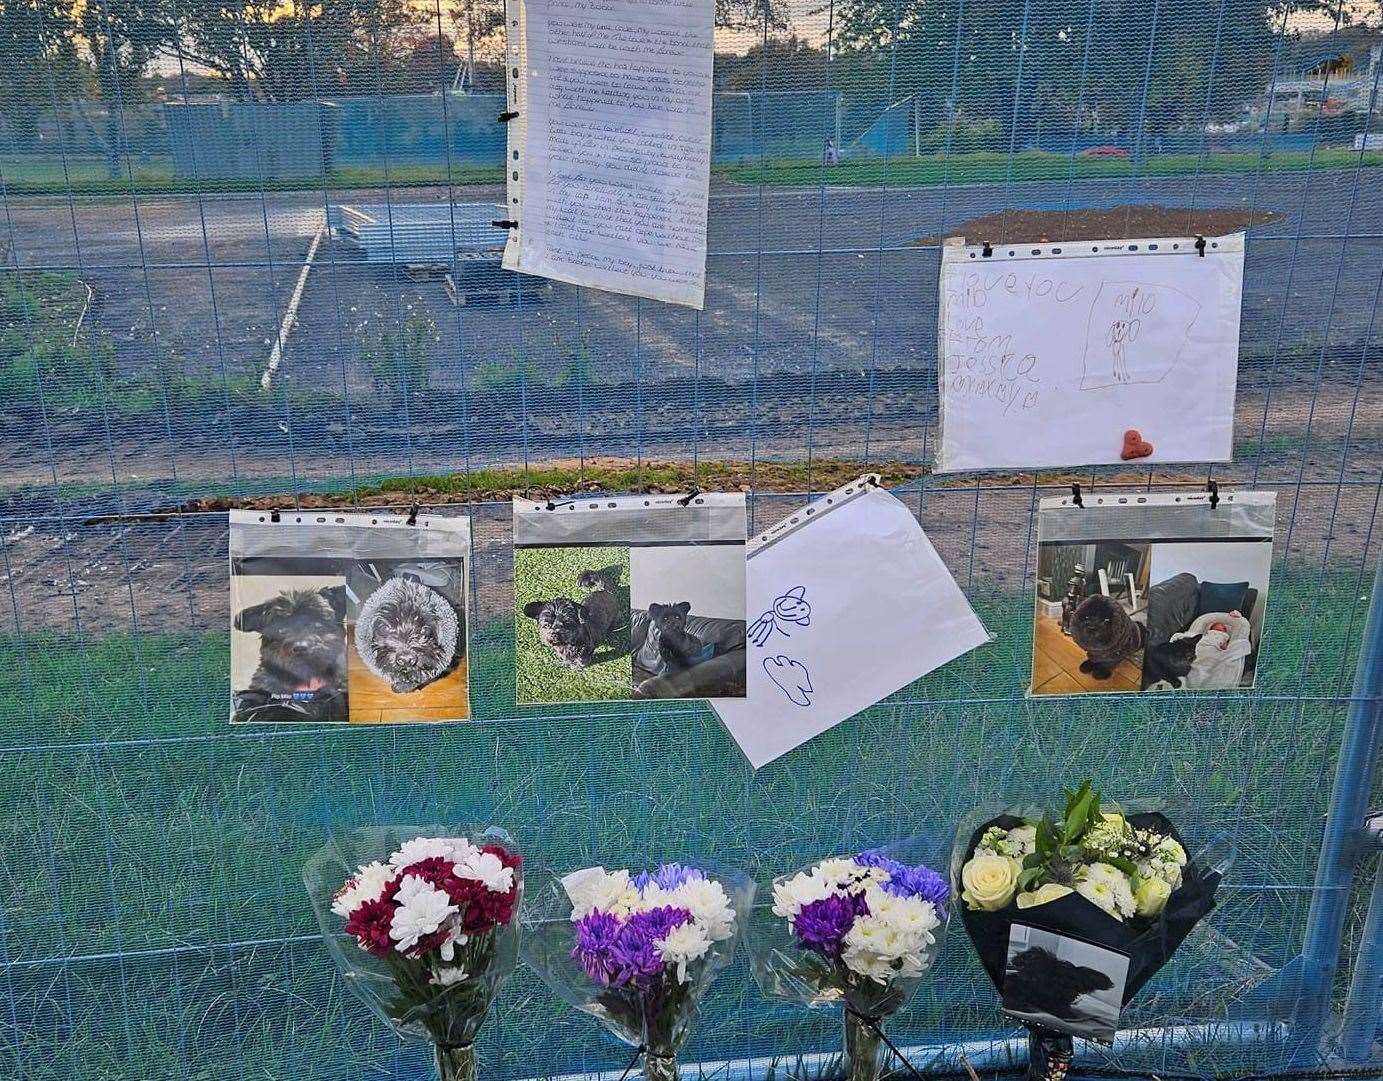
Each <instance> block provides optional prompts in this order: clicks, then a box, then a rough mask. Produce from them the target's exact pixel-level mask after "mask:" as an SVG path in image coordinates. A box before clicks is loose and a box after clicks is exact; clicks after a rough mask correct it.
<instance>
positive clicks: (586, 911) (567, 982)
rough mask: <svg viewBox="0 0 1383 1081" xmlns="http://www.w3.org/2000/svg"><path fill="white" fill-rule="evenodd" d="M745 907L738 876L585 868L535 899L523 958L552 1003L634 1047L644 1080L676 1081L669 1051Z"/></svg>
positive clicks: (686, 1029)
mask: <svg viewBox="0 0 1383 1081" xmlns="http://www.w3.org/2000/svg"><path fill="white" fill-rule="evenodd" d="M753 899H754V883H753V882H752V881H751V880H750V879H749V877H748V876H747V875H744V874H742V873H740V872H738V871H731V870H714V871H712V870H710V869H703V868H699V867H690V866H685V865H683V864H677V863H667V864H663V865H662V866H661V867H658V868H657V869H656V870H654V871H646V872H643V873H639V874H631V873H630V872H629V871H627V870H616V871H607V870H606V869H605V868H604V867H588V868H586V869H585V870H581V871H574V872H572V873H571V874H569V875H566V876H565V877H563V878H562V879H561V881H560V882H559V883H555V884H554V885H552V886H551V887H549V889H548V890H547V891H545V893H544V894H543V896H542V898H541V899H540V901H539V903H538V905H537V906H535V916H534V918H533V921H532V922H531V923H530V925H529V927H528V928H527V934H528V935H529V937H528V938H527V940H526V942H525V946H524V956H525V959H526V960H527V961H528V962H529V964H531V965H532V966H533V967H534V968H535V969H536V970H537V971H538V973H539V974H540V975H541V976H542V977H543V979H544V981H546V983H547V984H548V986H549V987H551V988H552V989H553V990H554V991H556V992H557V994H558V995H560V996H561V997H562V998H564V999H565V1000H566V1001H568V1002H569V1003H571V1004H572V1005H573V1006H575V1007H576V1008H577V1009H578V1010H582V1011H584V1012H585V1013H589V1014H592V1015H593V1016H595V1017H598V1018H599V1019H600V1020H601V1021H602V1022H603V1023H604V1024H605V1026H606V1027H607V1028H608V1029H609V1030H610V1031H611V1032H613V1033H614V1034H615V1036H617V1037H618V1038H619V1039H621V1040H623V1041H624V1042H625V1043H627V1044H629V1045H630V1046H632V1047H637V1048H639V1049H641V1050H642V1052H643V1054H644V1075H645V1076H646V1077H647V1078H649V1081H676V1077H677V1052H678V1050H679V1049H680V1048H681V1046H682V1044H683V1043H684V1042H685V1041H686V1038H687V1036H688V1034H689V1033H690V1031H691V1022H692V1018H693V1017H694V1016H695V1013H696V1008H697V1005H698V1003H699V1002H700V1000H701V997H702V996H703V995H704V994H705V993H706V990H707V989H708V988H709V987H710V985H711V981H712V980H714V979H715V977H716V975H717V974H719V972H720V971H721V969H723V968H724V967H725V966H726V965H727V964H729V962H730V958H731V957H732V956H733V954H734V951H735V942H736V939H737V938H738V937H739V932H740V928H741V926H742V925H743V922H744V918H745V916H746V915H747V914H748V912H749V908H750V906H751V905H752V904H753Z"/></svg>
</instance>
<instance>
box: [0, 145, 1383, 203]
mask: <svg viewBox="0 0 1383 1081" xmlns="http://www.w3.org/2000/svg"><path fill="white" fill-rule="evenodd" d="M1358 164H1363V165H1365V166H1377V165H1383V152H1375V151H1369V152H1367V153H1363V154H1361V153H1360V152H1359V151H1356V150H1351V149H1350V148H1349V147H1342V146H1326V147H1319V148H1317V149H1316V151H1315V153H1314V154H1311V153H1310V152H1306V151H1277V152H1273V153H1269V154H1257V153H1243V152H1233V153H1231V152H1223V153H1211V154H1206V155H1205V157H1204V158H1203V159H1202V158H1201V156H1200V155H1198V154H1154V155H1152V156H1150V157H1148V158H1146V159H1144V160H1143V161H1142V162H1141V163H1140V164H1139V165H1138V167H1137V169H1136V170H1135V169H1134V166H1133V163H1132V162H1131V161H1129V160H1128V159H1120V158H1086V157H1080V156H1077V157H1075V158H1072V157H1071V156H1070V155H1066V154H1052V153H1047V152H1045V151H1040V150H1028V151H1023V152H1021V153H1017V154H1013V155H1009V154H1007V153H1004V152H1002V151H994V150H980V151H971V152H967V153H952V154H949V155H947V154H928V155H923V156H922V157H905V158H890V159H881V158H856V159H847V160H845V161H843V162H841V163H840V164H839V165H836V166H834V167H832V168H831V169H829V170H827V169H825V168H823V166H822V164H821V162H820V161H818V160H815V159H806V160H796V161H794V160H769V161H766V162H749V163H734V164H731V163H722V164H716V165H713V166H712V169H711V171H712V172H713V173H715V174H716V175H718V176H722V177H724V178H725V179H727V180H730V181H733V182H735V183H739V184H771V185H783V186H789V187H791V186H799V185H815V184H819V183H821V182H822V180H823V179H825V180H826V181H828V182H829V183H831V184H880V183H883V182H885V181H886V182H887V183H889V184H914V185H933V184H963V183H982V182H993V181H1007V180H1015V181H1024V180H1064V179H1066V178H1067V177H1074V178H1077V179H1083V178H1089V177H1127V176H1133V175H1138V176H1184V175H1189V174H1194V173H1207V174H1208V173H1251V172H1259V171H1264V172H1281V171H1292V170H1301V169H1306V168H1314V169H1340V168H1353V167H1354V166H1355V165H1358ZM0 179H3V182H4V184H5V190H6V192H7V194H8V195H10V196H18V195H67V194H73V195H111V196H125V197H128V196H130V195H132V194H139V195H181V194H187V195H194V194H207V195H216V194H223V193H226V192H250V193H255V192H277V191H321V190H324V189H325V190H327V191H353V190H359V189H365V188H380V187H385V186H388V187H391V188H409V187H433V186H437V185H444V186H451V187H466V186H469V185H481V184H500V183H503V181H504V168H503V166H502V165H494V166H488V165H464V166H457V165H452V166H450V167H449V166H448V165H447V164H446V163H439V164H437V165H394V166H390V167H389V168H387V169H386V168H384V167H383V166H382V165H381V166H378V167H364V166H351V167H346V168H341V169H336V170H334V171H332V172H331V173H329V174H328V175H327V176H325V177H268V178H265V179H257V178H244V177H208V178H203V179H200V180H198V179H193V178H189V177H181V176H177V175H176V174H175V173H174V172H173V163H172V159H171V158H168V157H162V156H149V157H143V158H138V159H135V160H134V161H132V162H131V163H130V164H129V166H128V168H122V173H121V175H120V176H119V177H115V178H112V177H111V176H110V175H109V172H108V170H107V166H106V162H105V159H104V158H101V157H95V156H78V157H69V158H68V159H67V162H66V165H65V166H64V163H63V162H62V161H61V160H55V159H51V158H45V159H29V158H24V159H18V158H11V159H0Z"/></svg>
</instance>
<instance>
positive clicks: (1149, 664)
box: [1143, 634, 1202, 687]
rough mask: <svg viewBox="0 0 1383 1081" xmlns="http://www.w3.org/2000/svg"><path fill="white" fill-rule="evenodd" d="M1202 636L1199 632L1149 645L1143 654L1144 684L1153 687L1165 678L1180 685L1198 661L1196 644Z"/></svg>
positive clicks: (1172, 683) (1177, 685) (1175, 685)
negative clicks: (1188, 636) (1172, 640)
mask: <svg viewBox="0 0 1383 1081" xmlns="http://www.w3.org/2000/svg"><path fill="white" fill-rule="evenodd" d="M1201 637H1202V636H1201V635H1199V634H1197V635H1193V636H1192V637H1190V638H1178V639H1176V641H1174V642H1163V643H1162V644H1161V645H1158V646H1149V647H1148V649H1147V650H1146V651H1145V652H1144V654H1143V686H1145V687H1151V686H1152V685H1153V684H1154V683H1156V682H1158V681H1159V680H1164V679H1165V680H1166V681H1167V682H1168V683H1170V684H1171V685H1172V686H1173V687H1180V686H1181V681H1182V680H1183V679H1185V678H1186V677H1187V676H1188V675H1190V674H1191V668H1192V667H1193V666H1194V665H1195V663H1196V644H1197V643H1198V642H1200V640H1201Z"/></svg>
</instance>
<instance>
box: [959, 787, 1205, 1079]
mask: <svg viewBox="0 0 1383 1081" xmlns="http://www.w3.org/2000/svg"><path fill="white" fill-rule="evenodd" d="M1065 795H1066V806H1065V809H1064V811H1063V812H1062V814H1061V816H1060V818H1055V817H1053V816H1052V815H1050V814H1046V813H1042V812H1034V811H1031V810H1027V811H1025V810H1024V809H1012V810H1009V811H1006V812H1004V813H1003V814H1000V815H997V816H994V817H990V818H987V819H986V820H984V821H983V822H981V823H980V824H979V825H978V826H976V827H974V828H962V831H961V835H960V836H959V837H958V838H957V843H956V849H955V852H954V855H953V857H952V863H951V868H952V885H953V888H955V889H956V890H957V892H958V893H959V895H960V900H961V918H962V920H963V921H964V923H965V929H966V931H968V932H969V934H970V938H971V941H972V942H973V943H974V945H975V952H976V953H977V954H979V958H980V962H981V963H982V964H983V965H984V968H985V971H986V972H988V973H989V977H990V979H992V980H993V981H994V985H995V987H997V988H998V989H999V991H1000V994H1001V997H1002V1001H1003V1007H1004V1010H1005V1012H1006V1013H1008V1014H1010V1015H1011V1016H1013V1017H1016V1018H1018V1019H1019V1020H1021V1021H1022V1022H1023V1023H1024V1025H1025V1026H1026V1027H1027V1028H1028V1030H1029V1050H1030V1056H1031V1057H1030V1061H1029V1072H1028V1076H1029V1078H1034V1079H1035V1078H1047V1079H1059V1078H1060V1077H1061V1076H1063V1075H1064V1074H1065V1071H1066V1069H1067V1068H1068V1067H1069V1064H1070V1061H1071V1054H1072V1049H1073V1044H1072V1037H1073V1036H1082V1037H1085V1038H1087V1039H1094V1040H1100V1041H1103V1042H1112V1041H1113V1038H1114V1033H1115V1032H1116V1030H1117V1028H1118V1017H1119V1011H1120V1009H1121V1008H1122V1007H1123V1006H1125V1005H1127V1004H1128V1002H1130V1001H1131V1000H1132V998H1133V996H1134V995H1135V994H1136V993H1137V992H1138V990H1139V989H1140V988H1141V987H1142V986H1143V985H1144V984H1145V983H1147V982H1148V980H1149V979H1151V978H1152V976H1153V974H1154V973H1156V972H1157V970H1158V969H1159V968H1161V967H1162V966H1163V965H1164V964H1165V963H1166V962H1167V961H1168V960H1169V959H1170V958H1171V956H1172V954H1173V953H1174V952H1175V951H1176V949H1177V947H1178V946H1180V945H1181V943H1182V941H1183V940H1184V939H1185V938H1186V936H1187V935H1188V934H1189V933H1190V932H1191V929H1192V928H1193V927H1194V926H1195V925H1196V923H1197V921H1199V920H1200V919H1201V918H1202V917H1203V916H1205V915H1206V914H1207V913H1209V912H1210V911H1211V909H1213V908H1214V906H1215V890H1216V888H1217V887H1218V885H1219V883H1220V879H1221V877H1222V876H1223V874H1224V871H1225V870H1226V869H1227V868H1228V866H1229V862H1230V860H1229V858H1228V857H1227V855H1223V854H1221V853H1219V852H1218V851H1215V852H1212V850H1211V849H1210V848H1207V849H1205V850H1204V851H1203V853H1202V854H1201V855H1200V856H1199V858H1196V859H1192V858H1190V857H1188V855H1187V852H1186V847H1185V844H1184V842H1183V840H1182V838H1181V837H1180V835H1179V834H1178V833H1177V831H1176V828H1175V827H1174V826H1173V825H1172V823H1171V822H1170V821H1168V819H1167V818H1166V817H1164V816H1163V815H1161V814H1157V813H1147V814H1131V813H1130V814H1125V813H1123V812H1121V811H1119V810H1116V809H1114V808H1112V807H1109V806H1104V805H1102V804H1101V799H1100V793H1099V792H1098V791H1096V790H1095V789H1094V788H1093V787H1092V786H1091V784H1090V782H1089V781H1086V782H1085V783H1084V784H1082V785H1081V786H1080V788H1078V789H1077V790H1075V791H1070V790H1068V791H1067V792H1066V793H1065Z"/></svg>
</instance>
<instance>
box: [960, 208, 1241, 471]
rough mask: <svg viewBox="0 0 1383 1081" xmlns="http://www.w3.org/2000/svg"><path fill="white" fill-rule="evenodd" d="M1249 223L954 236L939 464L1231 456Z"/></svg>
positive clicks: (1006, 465) (1010, 465)
mask: <svg viewBox="0 0 1383 1081" xmlns="http://www.w3.org/2000/svg"><path fill="white" fill-rule="evenodd" d="M1243 277H1244V235H1243V234H1242V233H1238V234H1235V235H1233V236H1222V237H1214V238H1207V243H1206V249H1205V254H1204V255H1200V254H1198V252H1197V249H1196V247H1195V238H1194V237H1191V238H1173V239H1170V240H1123V241H1089V240H1087V241H1068V242H1066V243H1063V244H1056V245H1052V244H1042V245H1032V244H1028V245H1022V246H1020V245H1014V246H1013V247H1012V248H1009V247H1003V248H1000V247H997V246H996V247H994V248H993V249H992V250H991V254H990V255H989V256H988V257H986V256H985V255H984V252H983V249H982V248H980V247H964V246H960V245H947V246H945V247H944V248H943V249H942V256H941V299H940V320H939V324H940V358H941V362H940V368H941V377H940V382H941V386H940V394H941V440H940V445H941V451H940V455H939V460H938V462H937V470H938V471H939V472H955V471H961V470H970V469H1023V468H1028V469H1034V468H1041V467H1049V466H1072V465H1103V464H1111V463H1117V462H1119V461H1120V460H1121V459H1120V455H1121V452H1122V450H1123V448H1124V433H1125V432H1127V431H1129V430H1130V429H1133V430H1136V431H1137V432H1138V433H1139V437H1140V442H1146V443H1147V444H1150V445H1151V450H1150V452H1149V453H1147V454H1140V455H1139V458H1138V461H1137V463H1136V464H1137V465H1140V466H1141V465H1145V464H1152V463H1158V462H1223V461H1228V460H1229V458H1230V454H1231V451H1232V443H1233V435H1234V392H1235V386H1236V382H1237V379H1238V367H1239V303H1240V297H1241V295H1242V293H1243Z"/></svg>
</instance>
